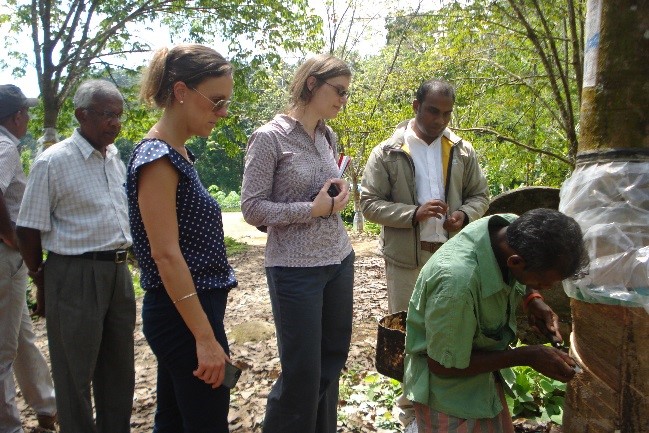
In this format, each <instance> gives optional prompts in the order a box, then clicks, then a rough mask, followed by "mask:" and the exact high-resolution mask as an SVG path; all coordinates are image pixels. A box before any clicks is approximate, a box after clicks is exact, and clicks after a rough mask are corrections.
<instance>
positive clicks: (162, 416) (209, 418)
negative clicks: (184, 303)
mask: <svg viewBox="0 0 649 433" xmlns="http://www.w3.org/2000/svg"><path fill="white" fill-rule="evenodd" d="M198 298H199V300H200V302H201V305H202V306H203V310H204V311H205V314H206V315H207V318H208V320H209V321H210V324H211V325H212V329H213V330H214V335H215V336H216V340H217V341H218V342H219V344H221V346H222V347H223V349H224V350H225V352H226V353H228V354H229V349H228V341H227V338H226V336H225V329H224V327H223V317H224V315H225V306H226V304H227V299H228V294H227V292H226V291H223V290H214V291H209V292H205V293H199V294H198ZM142 330H143V332H144V336H145V337H146V339H147V341H148V342H149V345H150V346H151V350H153V353H154V354H155V356H156V358H157V359H158V385H157V400H158V401H157V408H156V413H155V423H154V427H153V432H154V433H225V432H227V431H228V410H229V406H230V390H229V389H228V388H226V387H223V386H221V387H218V388H216V389H212V386H211V385H208V384H206V383H205V382H203V381H202V380H201V379H199V378H197V377H195V376H194V374H193V371H194V370H196V367H197V366H198V358H197V357H196V339H195V338H194V336H193V334H192V333H191V332H190V330H189V328H188V327H187V325H185V322H184V321H183V319H182V317H181V316H180V313H178V310H177V309H176V307H175V306H174V305H173V303H172V302H171V299H170V298H169V295H167V292H166V291H165V290H164V289H162V290H155V291H148V292H147V293H146V295H145V296H144V303H143V306H142Z"/></svg>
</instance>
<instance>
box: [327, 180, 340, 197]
mask: <svg viewBox="0 0 649 433" xmlns="http://www.w3.org/2000/svg"><path fill="white" fill-rule="evenodd" d="M327 194H329V197H336V196H337V195H338V194H340V190H339V189H338V187H337V186H336V185H335V184H333V183H332V184H331V186H329V189H328V190H327Z"/></svg>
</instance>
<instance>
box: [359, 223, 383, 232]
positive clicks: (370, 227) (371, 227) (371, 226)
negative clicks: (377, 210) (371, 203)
mask: <svg viewBox="0 0 649 433" xmlns="http://www.w3.org/2000/svg"><path fill="white" fill-rule="evenodd" d="M363 228H364V230H365V232H366V233H371V234H373V235H379V234H380V233H381V225H380V224H377V223H373V222H371V221H367V220H365V225H364V226H363Z"/></svg>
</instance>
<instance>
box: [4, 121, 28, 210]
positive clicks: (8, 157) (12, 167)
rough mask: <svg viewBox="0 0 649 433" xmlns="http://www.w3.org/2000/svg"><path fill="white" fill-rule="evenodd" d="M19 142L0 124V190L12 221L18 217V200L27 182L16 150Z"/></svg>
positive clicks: (20, 198)
mask: <svg viewBox="0 0 649 433" xmlns="http://www.w3.org/2000/svg"><path fill="white" fill-rule="evenodd" d="M19 143H20V140H18V138H16V137H15V136H14V135H13V134H12V133H11V132H9V131H8V130H7V128H5V127H4V126H0V190H2V195H3V196H4V201H5V206H6V207H7V211H8V212H9V219H11V221H13V222H16V218H18V210H19V209H20V201H21V200H22V198H23V192H24V191H25V184H26V183H27V177H26V176H25V173H24V172H23V166H22V162H21V160H20V152H19V151H18V144H19Z"/></svg>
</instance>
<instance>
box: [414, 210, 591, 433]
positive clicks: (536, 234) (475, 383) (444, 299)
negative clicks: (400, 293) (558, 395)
mask: <svg viewBox="0 0 649 433" xmlns="http://www.w3.org/2000/svg"><path fill="white" fill-rule="evenodd" d="M585 257H587V255H586V253H585V248H584V244H583V237H582V233H581V230H580V228H579V225H578V224H577V223H576V222H575V221H574V220H573V219H572V218H570V217H568V216H566V215H564V214H562V213H560V212H558V211H554V210H550V209H535V210H533V211H530V212H527V213H525V214H523V215H522V216H521V217H520V218H517V217H516V215H513V214H503V215H493V216H490V217H485V218H481V219H479V220H477V221H475V222H473V223H471V224H469V225H468V226H467V227H465V229H464V230H463V231H462V232H460V233H459V234H458V235H456V236H455V237H453V238H452V239H450V240H449V241H448V242H446V243H445V244H444V245H443V246H442V248H440V249H439V251H438V252H437V253H436V254H434V255H433V257H432V258H431V259H430V260H429V261H428V263H427V264H426V265H425V266H424V267H423V269H422V271H421V274H420V275H419V278H418V280H417V284H416V285H415V290H414V293H413V295H412V298H411V300H410V305H409V308H408V319H407V331H406V358H405V375H404V385H405V391H406V396H407V397H408V399H410V400H412V401H413V402H414V406H415V413H416V416H417V425H418V431H419V433H428V432H430V433H432V432H435V433H440V432H454V431H456V430H457V429H460V430H462V431H469V432H472V431H474V430H473V429H478V430H477V431H482V430H479V429H481V428H487V430H485V431H494V432H513V431H514V430H513V425H512V421H511V416H510V415H509V411H508V409H507V405H506V403H505V400H504V396H503V391H502V386H501V384H500V382H499V379H498V378H499V377H500V376H499V374H497V372H498V371H499V370H500V369H503V368H508V367H513V366H517V365H527V366H530V367H532V368H534V369H535V370H537V371H539V372H541V373H543V374H545V375H546V376H549V377H551V378H553V379H557V380H560V381H563V382H567V381H568V380H570V379H571V378H572V377H573V376H574V374H575V371H574V366H575V365H576V364H575V362H574V361H573V360H572V359H571V358H570V357H569V356H568V355H567V354H565V353H564V352H562V351H560V350H558V349H555V348H552V347H547V346H543V345H536V346H525V347H517V348H515V349H509V346H510V344H511V343H514V342H515V341H516V308H517V305H518V304H519V303H520V301H521V297H522V296H523V295H525V301H524V307H525V309H526V311H527V312H528V316H529V317H530V321H531V323H532V324H533V325H534V324H538V328H540V329H541V330H542V331H543V332H544V333H545V334H548V335H552V339H553V340H554V341H562V338H561V335H560V334H559V332H558V317H557V316H556V314H554V312H553V311H552V310H551V309H550V308H549V307H548V306H547V305H546V304H545V303H544V302H543V297H542V296H541V295H540V294H539V292H538V291H539V290H543V289H547V288H550V287H552V286H553V285H554V284H556V283H558V282H560V281H562V280H563V279H565V278H568V277H570V276H572V275H574V274H575V273H576V272H577V271H578V270H580V269H581V268H582V267H583V265H585V263H586V259H585ZM524 286H527V287H526V288H525V287H524ZM465 428H467V430H464V429H465ZM491 428H493V430H492V429H491Z"/></svg>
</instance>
